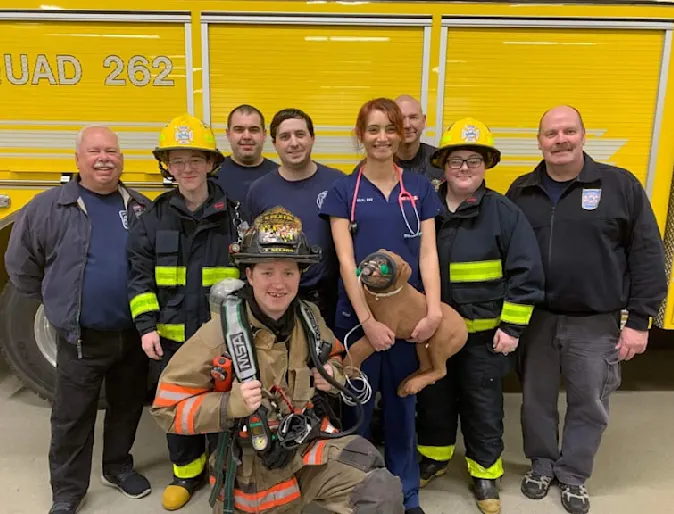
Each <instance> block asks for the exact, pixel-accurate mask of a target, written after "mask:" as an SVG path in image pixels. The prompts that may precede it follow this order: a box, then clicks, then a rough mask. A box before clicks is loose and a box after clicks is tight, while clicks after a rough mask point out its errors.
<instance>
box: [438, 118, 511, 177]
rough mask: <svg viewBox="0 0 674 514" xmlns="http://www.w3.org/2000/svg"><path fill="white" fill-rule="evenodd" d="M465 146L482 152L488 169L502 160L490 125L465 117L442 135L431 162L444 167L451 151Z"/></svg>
mask: <svg viewBox="0 0 674 514" xmlns="http://www.w3.org/2000/svg"><path fill="white" fill-rule="evenodd" d="M463 148H465V149H474V150H477V151H478V152H480V153H481V154H482V155H483V156H484V164H485V167H486V169H489V168H493V167H494V166H496V165H497V164H498V163H499V161H500V160H501V152H499V151H498V150H497V149H496V148H495V147H494V136H493V135H492V133H491V131H490V130H489V127H487V125H485V124H484V123H482V122H481V121H478V120H476V119H474V118H463V119H460V120H458V121H455V122H454V123H452V124H451V125H450V126H449V128H448V129H447V131H446V132H445V133H444V134H443V135H442V139H441V140H440V147H439V148H438V149H437V150H436V151H435V152H434V153H433V155H432V156H431V164H432V165H433V166H435V167H436V168H440V169H444V167H445V161H446V160H447V156H448V155H449V154H450V152H452V151H453V150H461V149H463Z"/></svg>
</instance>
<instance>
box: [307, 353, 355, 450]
mask: <svg viewBox="0 0 674 514" xmlns="http://www.w3.org/2000/svg"><path fill="white" fill-rule="evenodd" d="M309 354H310V357H311V362H312V363H313V365H314V366H315V367H316V369H317V370H318V374H319V375H321V376H322V377H323V378H324V379H325V380H326V381H327V383H328V384H330V385H331V386H332V387H334V388H335V389H337V390H338V391H339V392H340V393H342V395H346V396H348V397H349V398H351V399H352V400H353V404H354V405H355V407H356V409H357V410H358V421H357V422H356V424H355V425H354V426H352V427H351V428H349V429H348V430H345V431H343V432H335V433H329V432H320V438H321V439H339V438H340V437H344V436H347V435H353V434H355V433H356V431H357V430H358V429H359V428H360V426H361V425H362V424H363V422H364V421H365V411H364V409H363V403H362V402H361V401H360V398H359V397H358V396H357V395H356V394H355V393H354V392H353V391H351V390H350V389H348V388H347V387H344V386H343V385H341V384H340V383H338V382H337V381H336V380H335V379H334V378H332V377H331V376H330V375H328V372H327V371H326V370H325V366H324V365H323V363H322V362H321V359H319V357H318V351H317V350H316V346H315V345H313V344H310V345H309Z"/></svg>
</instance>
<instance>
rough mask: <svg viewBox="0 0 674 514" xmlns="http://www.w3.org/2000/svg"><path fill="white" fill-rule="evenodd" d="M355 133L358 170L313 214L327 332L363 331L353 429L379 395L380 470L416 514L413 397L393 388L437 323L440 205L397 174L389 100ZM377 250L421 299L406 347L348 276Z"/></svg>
mask: <svg viewBox="0 0 674 514" xmlns="http://www.w3.org/2000/svg"><path fill="white" fill-rule="evenodd" d="M355 132H356V136H357V138H358V141H359V142H360V144H361V145H362V147H363V148H364V150H365V153H366V158H365V160H364V161H363V164H362V166H361V167H360V169H359V171H358V172H354V173H352V174H351V175H348V176H346V177H344V178H342V179H339V180H338V181H337V182H335V184H334V185H333V188H332V189H331V190H330V191H329V192H328V196H327V197H326V199H325V201H324V202H323V207H322V209H321V216H323V217H325V218H329V219H330V224H331V227H332V235H333V238H334V241H335V249H336V251H337V256H338V258H339V264H340V272H341V280H340V282H339V292H338V294H339V298H338V301H337V313H336V320H335V328H336V330H335V333H336V334H337V336H338V337H340V339H343V336H344V335H345V334H347V333H348V332H349V331H350V330H351V329H353V328H354V327H357V326H360V328H358V329H357V331H354V332H353V333H352V334H351V335H349V341H351V342H353V341H356V340H357V339H358V338H360V337H361V334H362V331H364V333H365V335H367V337H368V339H369V340H370V343H371V344H372V345H373V346H374V348H375V349H376V350H377V351H376V352H375V353H374V354H373V355H372V356H371V357H370V358H368V359H367V360H366V361H365V362H364V363H363V366H362V369H363V371H364V372H365V374H366V375H367V376H368V378H369V382H370V385H371V387H372V398H370V400H369V401H368V402H367V403H366V404H365V405H364V410H365V421H364V423H363V424H362V425H361V428H360V431H361V434H362V435H364V436H366V437H369V435H370V434H369V433H368V432H369V428H370V421H371V417H372V411H373V407H374V395H375V394H376V393H377V391H380V392H381V394H382V400H383V403H384V405H385V411H384V432H385V444H386V453H385V457H386V466H387V467H388V468H389V470H390V471H391V472H392V473H394V474H395V475H397V476H399V477H400V478H401V481H402V487H403V493H404V497H405V509H406V513H407V514H421V513H423V510H422V509H421V508H420V507H419V498H418V491H419V467H418V465H417V450H416V442H415V441H416V435H415V402H416V398H415V397H414V396H409V397H406V398H400V397H399V396H398V395H397V394H396V389H397V387H398V385H399V384H400V383H401V382H402V380H403V379H404V378H405V377H407V376H408V375H410V374H411V373H413V372H414V371H416V370H417V368H418V361H417V355H416V348H415V345H414V341H424V340H426V339H428V338H429V337H430V336H432V335H433V333H434V332H435V330H436V329H437V327H438V325H439V323H440V320H441V317H442V314H441V311H440V271H439V267H438V254H437V251H436V246H435V216H436V215H437V214H438V213H439V212H440V211H441V209H442V205H441V203H440V201H439V199H438V196H437V195H436V194H435V191H434V189H433V186H432V185H431V183H430V181H429V180H428V179H427V178H426V177H424V176H422V175H419V174H417V173H412V172H410V171H409V170H404V169H401V168H399V167H398V166H397V165H396V164H395V163H394V161H393V156H394V154H395V151H396V149H397V148H398V145H399V144H400V142H401V140H402V136H403V117H402V113H401V112H400V108H399V107H398V106H397V105H396V103H395V102H394V101H393V100H389V99H387V98H378V99H375V100H371V101H369V102H367V103H366V104H365V105H363V107H362V108H361V109H360V112H359V114H358V119H357V121H356V128H355ZM382 248H384V249H387V250H390V251H393V252H395V253H397V254H398V255H400V256H401V257H402V258H403V259H405V261H407V262H408V263H409V265H410V266H411V268H412V275H411V277H410V279H409V282H410V284H411V285H412V286H414V287H416V288H418V289H421V288H422V287H423V290H424V291H425V293H426V296H427V299H428V309H427V313H426V317H425V318H423V319H422V320H421V321H420V322H419V324H418V325H417V327H416V329H415V331H414V333H413V338H412V339H413V341H401V340H395V338H394V335H393V332H392V331H391V330H390V329H389V328H388V327H386V326H385V325H383V324H382V323H379V322H377V321H376V320H375V319H374V318H373V317H372V314H371V312H370V310H369V308H368V306H367V303H366V301H365V297H364V296H363V295H364V294H365V293H363V292H362V289H361V287H360V284H359V281H358V277H357V276H356V263H359V262H360V261H361V260H362V259H364V258H365V257H366V256H367V255H369V254H370V253H373V252H376V251H377V250H379V249H382ZM361 330H362V331H361ZM359 332H360V333H359ZM354 417H355V416H354V412H353V411H352V410H347V412H346V415H345V421H346V424H347V425H348V424H352V423H353V422H354V421H355V419H353V418H354Z"/></svg>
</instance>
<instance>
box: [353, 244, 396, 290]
mask: <svg viewBox="0 0 674 514" xmlns="http://www.w3.org/2000/svg"><path fill="white" fill-rule="evenodd" d="M397 271H398V270H397V266H396V263H395V262H394V261H393V259H391V258H390V257H389V256H388V255H386V254H385V253H379V252H374V253H371V254H370V255H368V256H367V257H365V259H363V260H362V261H361V263H360V266H359V267H358V268H357V270H356V273H357V274H358V276H359V277H360V280H361V282H363V283H364V284H365V285H366V286H367V287H368V289H369V290H370V291H384V290H385V289H386V288H387V287H391V286H392V285H393V283H394V282H395V280H396V276H397V275H396V274H397Z"/></svg>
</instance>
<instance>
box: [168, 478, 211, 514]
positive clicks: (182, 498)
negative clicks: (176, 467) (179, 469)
mask: <svg viewBox="0 0 674 514" xmlns="http://www.w3.org/2000/svg"><path fill="white" fill-rule="evenodd" d="M203 485H204V476H203V474H201V475H199V476H196V477H193V478H178V477H177V476H174V477H173V482H171V483H170V484H169V485H168V486H166V489H164V495H163V496H162V499H161V504H162V506H163V507H164V508H165V509H166V510H178V509H182V508H183V507H184V506H185V504H186V503H187V502H188V501H190V498H192V495H193V494H194V492H195V491H197V490H198V489H201V487H202V486H203Z"/></svg>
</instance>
